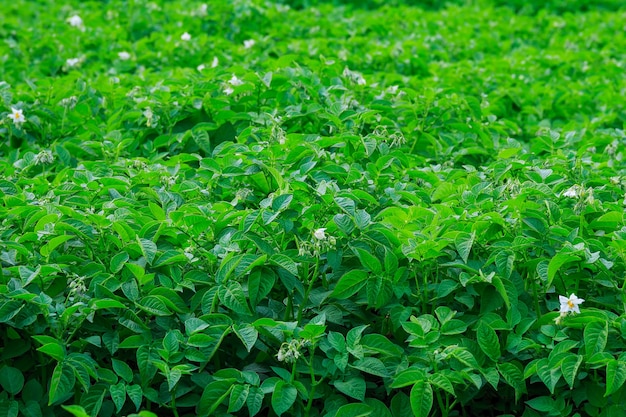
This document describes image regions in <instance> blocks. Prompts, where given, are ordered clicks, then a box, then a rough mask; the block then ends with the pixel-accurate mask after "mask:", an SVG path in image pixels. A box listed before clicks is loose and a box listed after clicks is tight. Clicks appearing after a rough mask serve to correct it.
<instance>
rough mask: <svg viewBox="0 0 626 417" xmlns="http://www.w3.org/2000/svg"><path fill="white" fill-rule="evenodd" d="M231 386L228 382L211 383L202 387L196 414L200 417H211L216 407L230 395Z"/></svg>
mask: <svg viewBox="0 0 626 417" xmlns="http://www.w3.org/2000/svg"><path fill="white" fill-rule="evenodd" d="M232 389H233V384H232V382H231V381H229V380H222V381H213V382H211V383H209V384H207V386H206V387H204V391H203V392H202V396H201V397H200V401H199V402H198V407H197V413H198V415H200V416H210V415H213V413H214V412H215V410H217V407H219V406H220V404H221V403H223V402H224V401H225V400H226V398H227V397H228V396H229V395H230V392H231V390H232Z"/></svg>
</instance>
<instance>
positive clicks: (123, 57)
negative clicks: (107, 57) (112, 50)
mask: <svg viewBox="0 0 626 417" xmlns="http://www.w3.org/2000/svg"><path fill="white" fill-rule="evenodd" d="M117 56H118V57H119V59H121V60H122V61H128V60H129V59H130V54H129V53H128V52H126V51H122V52H118V53H117Z"/></svg>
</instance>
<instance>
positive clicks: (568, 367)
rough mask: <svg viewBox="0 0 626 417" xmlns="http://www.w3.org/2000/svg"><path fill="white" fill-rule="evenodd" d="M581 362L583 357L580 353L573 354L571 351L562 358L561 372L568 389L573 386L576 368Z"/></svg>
mask: <svg viewBox="0 0 626 417" xmlns="http://www.w3.org/2000/svg"><path fill="white" fill-rule="evenodd" d="M582 362H583V357H582V356H581V355H574V354H573V353H572V354H571V355H568V356H566V357H565V358H563V361H562V362H561V372H562V373H563V378H564V379H565V381H566V382H567V383H568V385H569V387H570V389H573V388H574V382H575V381H576V374H577V373H578V368H579V367H580V364H581V363H582Z"/></svg>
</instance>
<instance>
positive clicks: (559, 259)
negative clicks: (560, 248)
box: [546, 252, 580, 288]
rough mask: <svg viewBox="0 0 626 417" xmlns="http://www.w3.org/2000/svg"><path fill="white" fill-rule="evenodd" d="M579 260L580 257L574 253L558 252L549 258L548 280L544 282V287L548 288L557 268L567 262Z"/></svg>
mask: <svg viewBox="0 0 626 417" xmlns="http://www.w3.org/2000/svg"><path fill="white" fill-rule="evenodd" d="M578 260H580V257H578V256H576V255H574V254H573V253H564V252H559V253H557V254H556V255H554V256H553V257H552V259H550V263H549V264H548V282H546V288H550V286H551V285H552V281H553V280H554V277H555V276H556V273H557V272H558V271H559V269H560V268H561V267H562V266H563V265H565V264H566V263H568V262H574V261H578Z"/></svg>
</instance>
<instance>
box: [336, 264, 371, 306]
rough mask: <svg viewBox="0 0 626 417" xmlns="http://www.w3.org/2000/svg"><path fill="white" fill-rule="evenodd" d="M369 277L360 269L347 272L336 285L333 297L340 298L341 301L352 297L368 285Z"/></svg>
mask: <svg viewBox="0 0 626 417" xmlns="http://www.w3.org/2000/svg"><path fill="white" fill-rule="evenodd" d="M367 276H368V275H367V272H365V271H362V270H359V269H352V270H350V271H348V272H346V273H345V274H344V275H343V276H342V277H341V278H339V282H337V285H335V288H334V290H333V292H332V294H331V297H334V298H338V299H340V300H345V299H346V298H350V297H352V296H353V295H354V294H356V293H357V292H358V291H359V290H360V289H361V288H363V287H364V286H365V284H366V283H367Z"/></svg>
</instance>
